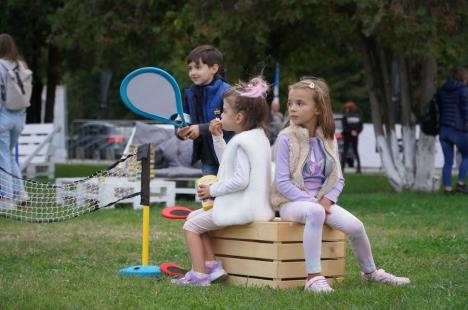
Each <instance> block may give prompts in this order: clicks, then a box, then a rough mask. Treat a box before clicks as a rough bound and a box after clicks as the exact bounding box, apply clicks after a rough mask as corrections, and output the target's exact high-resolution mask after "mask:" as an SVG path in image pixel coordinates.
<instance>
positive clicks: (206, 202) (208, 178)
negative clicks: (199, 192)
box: [196, 175, 218, 211]
mask: <svg viewBox="0 0 468 310" xmlns="http://www.w3.org/2000/svg"><path fill="white" fill-rule="evenodd" d="M217 181H218V178H217V177H216V176H215V175H205V176H202V177H201V178H199V179H198V180H197V182H196V186H197V188H198V187H200V185H208V186H210V185H211V184H213V183H216V182H217ZM213 202H214V199H213V198H208V199H203V200H202V208H203V210H205V211H208V210H209V209H211V208H213Z"/></svg>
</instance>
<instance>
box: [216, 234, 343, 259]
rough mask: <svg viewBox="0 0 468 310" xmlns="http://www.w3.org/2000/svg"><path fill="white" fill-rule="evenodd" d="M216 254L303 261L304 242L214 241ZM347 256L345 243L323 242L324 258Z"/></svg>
mask: <svg viewBox="0 0 468 310" xmlns="http://www.w3.org/2000/svg"><path fill="white" fill-rule="evenodd" d="M212 245H213V250H214V253H215V254H217V255H228V256H239V257H245V258H260V259H270V260H298V259H300V260H303V259H304V249H303V246H302V242H297V243H280V242H256V241H245V240H232V239H218V238H213V239H212ZM344 256H345V243H344V242H343V241H335V242H323V243H322V255H321V257H322V258H340V257H344Z"/></svg>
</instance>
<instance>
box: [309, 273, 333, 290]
mask: <svg viewBox="0 0 468 310" xmlns="http://www.w3.org/2000/svg"><path fill="white" fill-rule="evenodd" d="M304 291H306V292H312V293H330V292H333V289H332V288H331V287H330V285H329V284H328V282H327V279H325V277H324V276H316V277H313V278H312V279H309V280H307V281H306V283H305V286H304Z"/></svg>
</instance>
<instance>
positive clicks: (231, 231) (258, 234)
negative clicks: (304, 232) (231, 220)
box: [211, 222, 278, 241]
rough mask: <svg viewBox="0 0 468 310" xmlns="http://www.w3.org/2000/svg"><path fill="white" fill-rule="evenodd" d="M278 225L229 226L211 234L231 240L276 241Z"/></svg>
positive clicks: (271, 223) (260, 223)
mask: <svg viewBox="0 0 468 310" xmlns="http://www.w3.org/2000/svg"><path fill="white" fill-rule="evenodd" d="M277 235H278V225H277V224H276V223H274V222H254V223H250V224H247V225H236V226H229V227H226V228H224V229H220V230H215V231H212V232H211V236H213V237H218V238H233V239H245V240H264V241H278V240H277Z"/></svg>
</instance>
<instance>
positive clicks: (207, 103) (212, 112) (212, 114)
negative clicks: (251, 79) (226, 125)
mask: <svg viewBox="0 0 468 310" xmlns="http://www.w3.org/2000/svg"><path fill="white" fill-rule="evenodd" d="M195 87H197V86H195V85H194V86H192V87H191V88H188V89H186V90H185V107H184V110H185V112H186V113H188V114H190V119H191V123H192V124H198V125H199V127H200V137H199V138H198V139H196V140H195V141H193V154H192V165H193V164H194V163H195V162H196V161H197V160H198V159H200V158H199V157H200V156H199V153H198V148H199V144H200V143H202V141H203V142H206V143H207V144H208V145H209V149H210V153H211V155H212V157H213V159H214V160H215V161H216V163H217V164H218V165H219V160H218V158H217V157H216V153H215V151H214V147H213V139H212V137H211V133H210V132H209V130H208V127H209V123H210V122H211V121H212V120H213V119H215V118H221V113H222V111H223V96H224V93H226V92H227V91H228V90H229V89H230V88H231V86H230V85H229V84H227V83H226V82H224V81H223V80H222V79H216V80H214V81H213V82H212V83H211V84H209V85H206V86H204V87H203V105H202V110H201V111H202V116H201V117H199V113H197V100H196V90H195ZM231 137H232V133H230V132H224V140H226V142H228V141H229V139H230V138H231ZM204 147H206V146H204Z"/></svg>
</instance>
